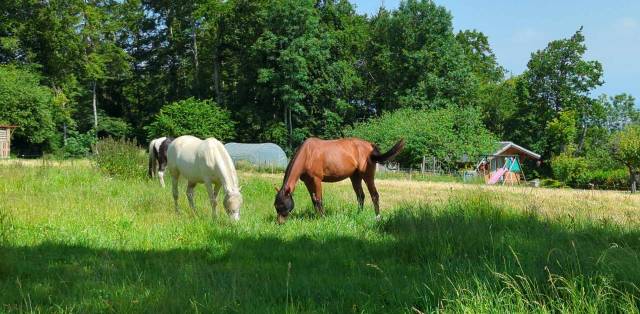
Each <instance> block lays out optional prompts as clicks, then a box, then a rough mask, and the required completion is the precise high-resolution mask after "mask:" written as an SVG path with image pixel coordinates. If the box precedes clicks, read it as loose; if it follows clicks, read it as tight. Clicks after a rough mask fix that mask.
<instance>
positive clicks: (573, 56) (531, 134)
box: [514, 28, 602, 157]
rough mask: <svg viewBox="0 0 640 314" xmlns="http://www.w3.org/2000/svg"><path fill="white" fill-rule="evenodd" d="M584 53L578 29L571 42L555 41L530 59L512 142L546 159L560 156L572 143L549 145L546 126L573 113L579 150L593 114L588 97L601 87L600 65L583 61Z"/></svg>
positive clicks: (592, 102)
mask: <svg viewBox="0 0 640 314" xmlns="http://www.w3.org/2000/svg"><path fill="white" fill-rule="evenodd" d="M585 52H586V46H585V44H584V36H583V35H582V28H581V29H579V30H578V31H577V32H576V33H575V34H574V35H573V36H571V37H570V38H568V39H561V40H554V41H552V42H550V43H549V44H548V45H547V47H546V48H545V49H543V50H539V51H537V52H535V53H533V54H532V55H531V60H530V61H529V63H528V64H527V70H526V71H525V73H524V74H523V80H524V83H526V91H524V90H523V91H522V92H521V93H520V95H519V97H520V99H519V101H518V112H517V113H516V119H517V120H516V123H517V132H516V133H514V138H515V140H517V141H518V142H519V143H522V144H524V145H526V146H529V147H531V148H533V149H534V150H537V151H540V152H543V154H544V156H546V157H548V156H550V155H551V154H553V153H556V154H557V153H560V152H561V151H562V147H566V145H568V144H571V143H558V142H554V141H550V140H549V137H550V136H555V135H549V134H548V133H547V131H548V130H550V129H549V128H548V124H549V123H550V122H551V121H553V119H556V118H558V117H559V115H560V114H561V113H562V112H566V111H569V110H570V111H573V112H575V113H576V125H577V127H578V130H579V131H578V132H579V135H578V136H577V142H578V147H579V148H580V147H582V145H583V143H584V140H585V137H586V133H587V130H588V128H589V121H590V119H591V117H592V115H593V112H594V101H593V100H592V99H591V98H589V93H590V92H591V91H592V90H593V89H595V88H596V87H598V86H600V85H602V65H601V64H600V63H599V62H598V61H587V60H584V59H583V58H584V53H585Z"/></svg>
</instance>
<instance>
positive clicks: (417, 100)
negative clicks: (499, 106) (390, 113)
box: [366, 0, 478, 114]
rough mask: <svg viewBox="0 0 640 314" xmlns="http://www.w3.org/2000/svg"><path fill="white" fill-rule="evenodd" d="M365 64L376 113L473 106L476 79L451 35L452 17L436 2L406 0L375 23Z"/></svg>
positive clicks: (461, 49)
mask: <svg viewBox="0 0 640 314" xmlns="http://www.w3.org/2000/svg"><path fill="white" fill-rule="evenodd" d="M370 32H371V37H372V38H371V40H370V44H369V47H368V48H367V57H366V65H367V70H368V74H369V79H370V81H371V83H370V84H371V85H373V86H372V90H373V94H372V95H371V99H370V100H369V102H370V103H371V105H372V106H373V107H374V109H375V112H376V113H378V114H379V113H381V112H382V111H384V110H394V109H397V108H402V107H413V108H444V107H446V106H448V105H452V104H455V105H459V106H462V107H467V106H471V105H473V104H474V103H475V100H476V94H477V84H478V80H477V78H476V77H475V75H474V74H473V72H472V70H471V67H470V66H469V63H468V61H467V60H466V57H465V52H464V50H463V48H462V47H461V45H460V44H459V43H458V41H456V38H455V35H454V34H453V26H452V22H451V14H450V13H449V12H448V11H447V10H446V9H445V8H444V7H441V6H438V5H436V4H435V3H434V2H433V1H427V0H420V1H418V0H407V1H402V2H401V3H400V7H399V8H398V10H396V11H394V12H391V13H389V12H388V11H386V10H384V9H381V10H380V12H379V13H378V14H377V15H376V16H375V17H374V18H373V19H372V20H371V31H370Z"/></svg>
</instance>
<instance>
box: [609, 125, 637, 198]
mask: <svg viewBox="0 0 640 314" xmlns="http://www.w3.org/2000/svg"><path fill="white" fill-rule="evenodd" d="M611 153H612V155H613V157H614V158H616V159H617V160H619V161H620V162H621V163H623V164H624V165H625V166H626V167H627V169H628V170H629V178H630V183H631V193H635V192H636V189H637V185H638V181H640V125H638V124H633V125H629V126H627V127H625V128H624V129H623V130H622V131H620V132H618V133H616V134H615V136H614V137H613V140H612V141H611Z"/></svg>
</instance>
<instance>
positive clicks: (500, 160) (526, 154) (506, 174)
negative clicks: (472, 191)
mask: <svg viewBox="0 0 640 314" xmlns="http://www.w3.org/2000/svg"><path fill="white" fill-rule="evenodd" d="M540 158H541V156H540V155H539V154H536V153H534V152H532V151H530V150H528V149H526V148H524V147H522V146H520V145H518V144H515V143H513V142H499V146H498V149H497V150H496V151H495V152H493V154H491V155H485V156H484V157H483V158H482V160H481V161H480V162H479V163H478V165H477V167H476V170H477V171H478V173H479V174H480V175H482V176H484V178H485V182H486V183H487V184H496V183H499V182H501V183H502V184H505V183H506V184H518V183H520V182H521V180H526V178H525V176H524V172H523V169H522V162H523V161H525V160H534V161H538V160H540Z"/></svg>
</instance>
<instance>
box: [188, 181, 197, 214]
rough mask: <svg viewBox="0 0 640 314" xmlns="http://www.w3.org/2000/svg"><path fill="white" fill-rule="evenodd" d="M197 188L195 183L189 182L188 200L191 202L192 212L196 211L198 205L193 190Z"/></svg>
mask: <svg viewBox="0 0 640 314" xmlns="http://www.w3.org/2000/svg"><path fill="white" fill-rule="evenodd" d="M195 187H196V184H195V183H193V182H187V199H188V200H189V207H191V210H194V211H195V210H196V205H195V203H194V202H193V189H194V188H195Z"/></svg>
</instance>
